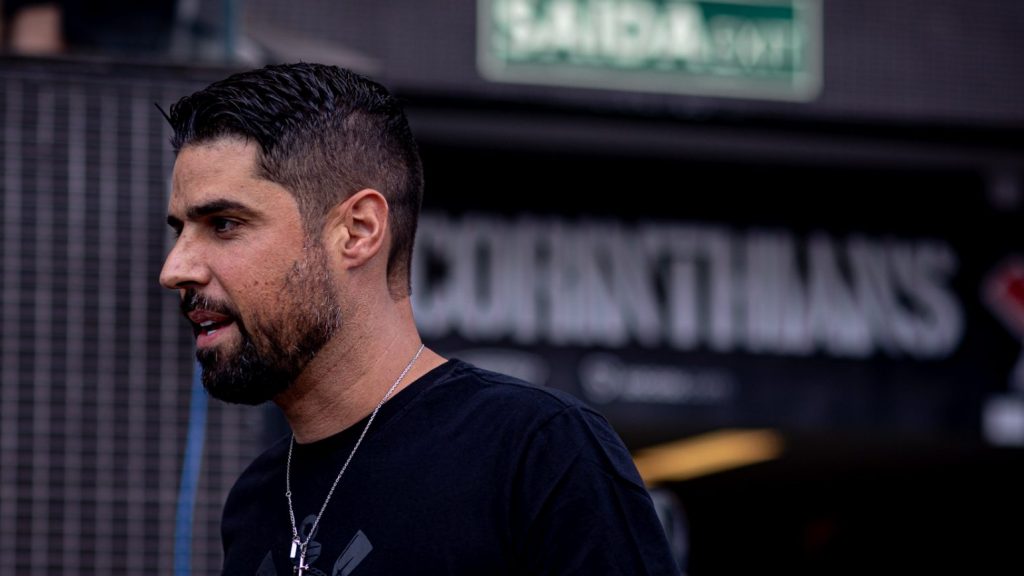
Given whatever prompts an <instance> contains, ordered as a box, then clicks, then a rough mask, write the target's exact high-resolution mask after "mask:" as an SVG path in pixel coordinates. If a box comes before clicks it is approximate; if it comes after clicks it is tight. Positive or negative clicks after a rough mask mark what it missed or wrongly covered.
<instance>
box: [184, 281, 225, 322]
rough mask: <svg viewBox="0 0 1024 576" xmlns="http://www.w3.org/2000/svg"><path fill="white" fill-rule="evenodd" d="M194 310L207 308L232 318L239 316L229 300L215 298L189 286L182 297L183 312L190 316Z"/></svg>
mask: <svg viewBox="0 0 1024 576" xmlns="http://www.w3.org/2000/svg"><path fill="white" fill-rule="evenodd" d="M193 310H206V311H209V312H214V313H216V314H223V315H224V316H230V317H232V318H238V311H237V310H235V308H234V307H233V306H231V305H230V304H228V303H227V302H222V301H220V300H214V299H213V298H210V297H209V296H206V295H205V294H200V293H199V291H198V290H196V289H195V288H188V289H186V290H185V294H184V295H183V296H182V297H181V313H182V315H184V316H188V313H189V312H192V311H193Z"/></svg>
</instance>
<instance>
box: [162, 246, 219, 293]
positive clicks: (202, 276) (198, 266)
mask: <svg viewBox="0 0 1024 576" xmlns="http://www.w3.org/2000/svg"><path fill="white" fill-rule="evenodd" d="M209 281H210V278H209V268H208V267H207V266H206V264H205V262H204V260H203V257H202V250H199V249H198V247H197V246H196V245H195V242H194V241H193V240H192V239H191V238H190V237H188V236H186V235H185V234H184V233H182V234H181V235H180V236H178V239H177V240H176V241H175V243H174V246H173V247H172V248H171V252H170V253H169V254H168V255H167V259H166V260H164V267H163V269H162V270H160V284H162V285H163V287H164V288H170V289H171V290H178V289H180V288H187V287H189V286H193V285H204V284H207V283H208V282H209Z"/></svg>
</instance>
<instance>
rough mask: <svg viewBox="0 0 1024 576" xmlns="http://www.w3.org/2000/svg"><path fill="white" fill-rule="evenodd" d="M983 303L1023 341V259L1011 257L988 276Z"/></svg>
mask: <svg viewBox="0 0 1024 576" xmlns="http://www.w3.org/2000/svg"><path fill="white" fill-rule="evenodd" d="M984 298H985V303H986V304H987V305H988V307H989V308H991V310H992V312H993V313H994V314H995V316H996V317H997V318H999V320H1001V321H1002V322H1003V324H1004V325H1005V326H1006V328H1007V329H1008V330H1009V331H1010V332H1012V333H1013V335H1014V336H1016V337H1017V338H1019V339H1020V340H1024V259H1022V258H1020V257H1013V258H1010V259H1008V260H1006V261H1004V262H1003V263H1002V264H1000V265H999V266H998V267H997V268H996V269H995V270H993V271H992V273H991V274H989V276H988V278H987V279H986V281H985V287H984Z"/></svg>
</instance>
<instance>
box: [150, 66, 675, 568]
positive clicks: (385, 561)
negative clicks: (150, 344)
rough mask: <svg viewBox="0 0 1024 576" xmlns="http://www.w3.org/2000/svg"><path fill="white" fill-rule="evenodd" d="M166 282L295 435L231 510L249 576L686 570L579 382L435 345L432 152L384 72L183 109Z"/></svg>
mask: <svg viewBox="0 0 1024 576" xmlns="http://www.w3.org/2000/svg"><path fill="white" fill-rule="evenodd" d="M169 119H170V122H171V124H172V126H173V128H174V140H173V143H174V147H175V150H176V152H177V160H176V162H175V166H174V174H173V181H172V191H171V199H170V203H169V209H168V216H167V221H168V223H169V224H170V225H171V226H172V227H173V228H174V230H175V232H176V233H177V240H176V242H175V244H174V247H173V249H172V250H171V252H170V254H169V255H168V256H167V261H166V263H165V264H164V268H163V271H162V272H161V275H160V281H161V283H162V284H163V285H164V286H166V287H167V288H171V289H173V290H177V291H178V292H179V294H180V296H181V303H182V311H183V312H184V313H185V315H186V316H187V318H188V320H189V321H190V323H191V325H192V329H193V331H194V333H195V336H196V347H197V352H196V355H197V357H198V359H199V361H200V362H201V364H202V366H203V383H204V385H205V386H206V388H207V390H208V391H209V393H210V394H211V395H212V396H214V397H216V398H220V399H223V400H226V401H229V402H240V403H246V404H258V403H261V402H265V401H267V400H272V401H273V402H275V403H276V404H277V405H278V406H279V407H280V408H281V409H282V410H283V412H284V415H285V417H286V418H287V420H288V423H289V425H290V426H291V428H292V431H293V435H292V436H291V437H289V438H285V439H283V440H282V441H280V442H278V443H277V444H276V445H274V446H272V447H271V448H270V449H269V450H267V452H265V453H264V454H262V455H261V456H260V457H258V458H257V459H256V460H255V461H254V462H253V463H252V464H251V465H250V466H249V468H248V469H247V470H246V471H245V472H244V473H243V474H242V476H241V477H240V478H239V480H238V482H237V483H236V485H235V486H234V488H233V489H232V491H231V494H230V495H229V496H228V500H227V503H226V505H225V508H224V518H223V524H222V537H223V544H224V554H225V557H224V573H225V574H245V575H250V574H259V575H270V574H281V575H283V574H290V573H292V572H293V571H294V572H296V573H300V574H331V575H348V574H354V576H359V575H361V574H386V575H394V574H418V575H422V574H437V575H441V574H444V575H473V576H481V575H488V576H497V575H504V574H509V575H511V574H558V575H566V574H586V575H608V574H623V575H627V574H628V575H631V576H633V575H639V574H659V575H660V574H676V573H677V572H678V571H677V569H676V568H675V566H674V565H673V561H672V559H671V557H670V553H669V551H668V546H667V544H666V541H665V537H664V534H663V532H662V530H661V526H660V524H659V523H658V520H657V517H656V515H655V513H654V511H653V508H652V505H651V502H650V499H649V497H648V495H647V493H646V491H645V490H644V487H643V485H642V483H641V481H640V478H639V477H638V475H637V473H636V470H635V468H634V467H633V465H632V461H631V459H630V457H629V454H628V452H627V451H626V449H625V448H624V447H623V445H622V443H621V441H620V440H619V439H618V438H617V437H616V436H615V433H614V432H613V431H612V430H611V428H610V427H609V426H608V424H607V423H606V422H605V421H604V420H603V419H602V418H601V417H600V416H598V415H597V414H596V413H594V412H593V411H591V410H589V409H588V408H586V407H584V406H583V405H582V404H581V403H580V402H578V401H577V400H575V399H573V398H572V397H570V396H568V395H566V394H562V393H559V392H557V391H553V390H547V389H542V388H537V387H533V386H530V385H528V384H526V383H523V382H520V381H517V380H515V379H513V378H510V377H507V376H503V375H500V374H496V373H492V372H487V371H484V370H481V369H479V368H476V367H474V366H471V365H469V364H466V363H464V362H460V361H458V360H454V359H453V360H446V359H445V358H442V357H441V356H439V355H438V354H436V353H434V352H433V351H431V350H429V349H426V348H424V347H423V345H422V343H421V342H420V336H419V334H418V333H417V330H416V326H415V323H414V320H413V312H412V306H411V305H410V300H409V293H410V286H409V265H410V258H411V253H412V246H413V238H414V236H415V232H416V219H417V215H418V212H419V207H420V203H421V198H422V189H423V182H422V171H421V166H420V160H419V155H418V152H417V148H416V144H415V142H414V140H413V138H412V134H411V132H410V130H409V127H408V124H407V122H406V119H405V117H404V114H403V113H402V111H401V109H400V107H399V105H398V103H397V102H396V101H395V99H394V98H393V97H392V96H391V95H390V94H388V92H387V91H386V90H385V89H384V88H383V87H381V86H380V85H378V84H376V83H374V82H371V81H369V80H367V79H365V78H362V77H360V76H358V75H356V74H353V73H351V72H349V71H346V70H342V69H339V68H335V67H327V66H321V65H315V64H297V65H289V66H270V67H267V68H263V69H261V70H256V71H251V72H246V73H242V74H238V75H235V76H232V77H230V78H227V79H226V80H223V81H221V82H217V83H215V84H213V85H211V86H209V87H208V88H206V89H204V90H201V91H199V92H197V93H195V94H193V95H191V96H188V97H186V98H183V99H182V100H181V101H179V102H178V103H176V104H175V105H174V106H173V107H172V108H171V111H170V117H169Z"/></svg>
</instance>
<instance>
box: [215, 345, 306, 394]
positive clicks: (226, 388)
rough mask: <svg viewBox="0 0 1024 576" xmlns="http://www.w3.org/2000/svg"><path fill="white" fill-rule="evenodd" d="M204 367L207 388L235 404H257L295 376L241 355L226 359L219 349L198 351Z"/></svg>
mask: <svg viewBox="0 0 1024 576" xmlns="http://www.w3.org/2000/svg"><path fill="white" fill-rule="evenodd" d="M196 358H197V359H198V360H199V365H200V366H201V367H202V369H203V378H202V381H203V387H204V388H205V389H206V392H207V393H208V394H209V395H210V396H211V397H213V398H216V399H217V400H221V401H224V402H229V403H231V404H245V405H249V406H256V405H259V404H263V403H264V402H267V401H268V400H272V399H273V398H274V397H276V396H277V395H278V394H280V393H281V392H283V391H284V390H286V389H287V388H288V386H289V384H290V382H291V379H290V378H288V377H287V376H286V375H283V374H276V373H274V372H273V371H272V370H268V369H267V368H266V367H265V366H262V365H260V364H259V363H254V362H252V361H248V362H247V361H245V360H244V359H240V358H239V357H238V356H234V357H231V358H228V359H226V358H224V356H223V355H222V354H219V353H218V351H217V350H210V349H203V350H199V351H197V352H196Z"/></svg>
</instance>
